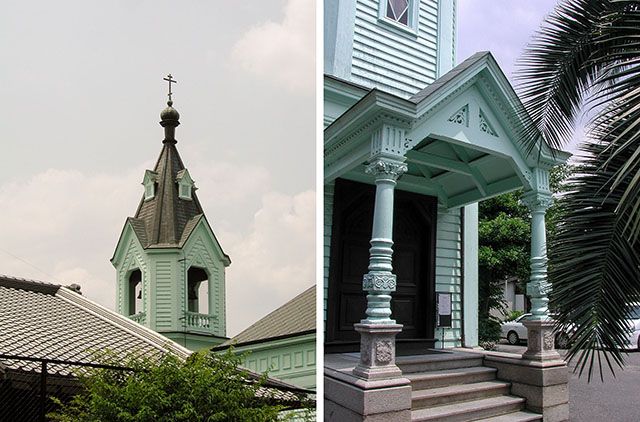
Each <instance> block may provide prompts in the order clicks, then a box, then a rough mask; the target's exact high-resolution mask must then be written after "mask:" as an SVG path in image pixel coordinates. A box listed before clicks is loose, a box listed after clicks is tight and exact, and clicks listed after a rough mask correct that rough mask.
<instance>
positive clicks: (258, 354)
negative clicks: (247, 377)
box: [234, 334, 316, 389]
mask: <svg viewBox="0 0 640 422" xmlns="http://www.w3.org/2000/svg"><path fill="white" fill-rule="evenodd" d="M234 351H235V352H236V353H238V354H242V353H245V352H250V354H249V355H248V356H247V357H246V358H245V360H244V362H243V366H244V367H246V368H247V369H249V370H251V371H254V372H259V373H263V372H264V371H266V370H267V369H268V370H269V377H273V378H277V379H280V380H282V381H286V382H289V383H291V384H294V385H297V386H299V387H303V388H310V389H315V388H316V376H315V374H316V361H315V357H316V336H315V334H304V335H299V336H295V337H289V338H286V339H280V340H271V341H265V342H263V343H256V344H251V345H247V346H242V345H241V346H239V347H237V348H235V349H234Z"/></svg>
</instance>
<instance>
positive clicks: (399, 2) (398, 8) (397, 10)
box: [386, 0, 409, 25]
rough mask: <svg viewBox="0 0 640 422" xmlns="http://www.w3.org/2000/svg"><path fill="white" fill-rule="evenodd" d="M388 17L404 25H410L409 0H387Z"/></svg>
mask: <svg viewBox="0 0 640 422" xmlns="http://www.w3.org/2000/svg"><path fill="white" fill-rule="evenodd" d="M386 1H387V17H388V18H389V19H392V20H394V21H396V22H400V23H401V24H404V25H409V0H386Z"/></svg>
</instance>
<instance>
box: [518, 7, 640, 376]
mask: <svg viewBox="0 0 640 422" xmlns="http://www.w3.org/2000/svg"><path fill="white" fill-rule="evenodd" d="M517 78H518V81H519V87H518V89H519V93H520V95H521V97H522V98H523V104H524V108H525V109H526V110H527V113H528V115H529V116H530V122H531V123H530V125H529V126H528V128H527V130H525V132H524V142H525V143H526V145H527V146H528V147H529V150H530V151H531V150H532V149H533V148H534V146H535V145H536V143H539V142H547V143H548V144H549V145H550V146H552V147H555V148H560V147H562V146H563V145H566V143H567V142H568V141H569V140H570V138H571V137H572V135H573V132H574V125H575V123H576V122H577V121H578V119H579V118H580V117H581V116H582V115H583V114H584V113H585V112H588V114H590V115H592V116H593V117H591V118H590V119H589V123H588V124H587V135H586V139H585V140H583V141H582V143H581V145H580V147H579V151H580V154H579V162H580V164H579V166H578V167H577V169H576V172H575V175H574V176H573V177H572V178H571V179H570V181H569V182H568V186H567V191H568V193H567V194H566V195H565V196H564V197H563V198H562V199H561V200H560V203H561V206H562V209H563V210H564V212H565V215H566V216H565V219H564V221H563V223H562V224H560V226H559V227H558V231H557V236H556V238H555V241H554V242H553V243H552V244H551V245H550V275H549V277H550V281H551V283H552V286H553V290H552V293H551V306H552V307H553V308H554V310H555V311H556V312H558V323H559V325H561V326H564V327H567V326H573V327H575V328H576V331H575V335H574V336H573V345H572V346H571V349H570V350H569V352H568V358H569V359H573V358H577V366H576V368H579V369H580V373H581V374H582V373H583V371H584V370H585V369H586V370H587V372H588V374H589V379H591V376H592V374H593V372H594V371H595V370H596V368H598V369H599V372H600V376H601V377H602V376H603V374H602V371H603V363H604V362H606V364H607V366H608V367H609V368H610V370H611V371H612V372H613V371H614V366H620V367H622V366H623V365H624V356H625V355H624V353H623V352H621V351H620V348H619V347H620V345H622V344H624V343H625V341H626V339H627V331H628V326H627V323H626V322H625V319H626V318H627V317H629V312H630V309H629V307H628V306H626V305H627V304H629V303H630V302H633V301H639V299H640V240H639V239H640V171H638V170H639V169H640V1H629V0H600V1H595V0H561V1H560V2H559V4H558V5H557V6H556V8H555V10H554V11H553V12H552V13H551V14H550V15H549V16H548V17H547V18H546V19H545V22H544V23H543V25H542V27H541V29H540V30H539V32H538V33H536V35H534V37H533V40H532V42H531V43H530V45H529V46H528V48H527V49H526V51H525V53H524V56H523V58H522V59H521V60H520V63H519V70H518V73H517ZM540 135H541V136H540ZM614 364H615V365H614Z"/></svg>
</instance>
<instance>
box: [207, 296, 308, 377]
mask: <svg viewBox="0 0 640 422" xmlns="http://www.w3.org/2000/svg"><path fill="white" fill-rule="evenodd" d="M315 304H316V288H315V286H312V287H310V288H309V289H307V290H305V291H304V292H302V293H300V294H299V295H298V296H296V297H295V298H293V299H291V300H290V301H289V302H287V303H285V304H284V305H282V306H281V307H279V308H278V309H276V310H275V311H273V312H271V313H270V314H268V315H267V316H265V317H264V318H262V319H260V320H258V321H257V322H256V323H254V324H253V325H251V326H250V327H249V328H247V329H246V330H244V331H242V332H241V333H240V334H238V335H237V336H235V337H233V338H232V339H231V340H229V341H227V342H225V343H224V344H222V345H221V346H218V347H216V348H214V350H217V351H219V350H225V349H226V348H227V347H228V346H230V345H233V346H234V348H235V351H236V352H237V353H238V354H243V353H247V352H248V356H247V357H246V358H245V360H244V366H245V367H246V368H248V369H250V370H252V371H255V372H260V373H262V372H264V371H266V370H269V376H271V377H274V378H278V379H280V380H282V381H285V382H288V383H291V384H294V385H297V386H299V387H302V388H309V389H315V388H316V312H315Z"/></svg>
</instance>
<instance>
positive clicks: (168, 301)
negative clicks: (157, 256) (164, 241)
mask: <svg viewBox="0 0 640 422" xmlns="http://www.w3.org/2000/svg"><path fill="white" fill-rule="evenodd" d="M171 266H172V263H171V261H157V262H156V268H155V270H156V295H155V300H156V327H157V328H158V329H171V328H172V324H171V323H172V318H171V317H172V309H171V307H172V305H173V300H172V296H173V275H172V272H171Z"/></svg>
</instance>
